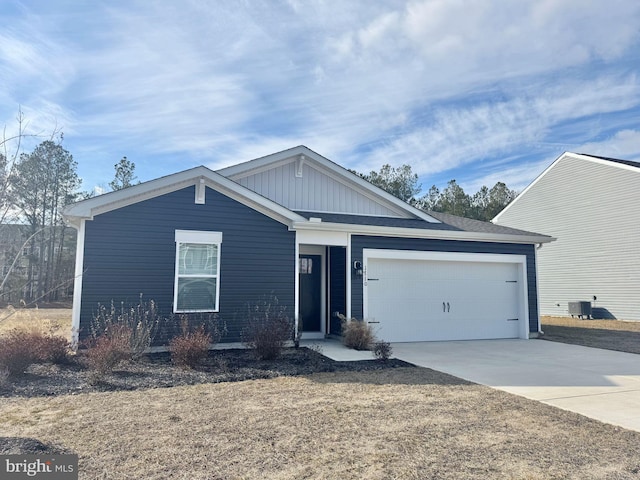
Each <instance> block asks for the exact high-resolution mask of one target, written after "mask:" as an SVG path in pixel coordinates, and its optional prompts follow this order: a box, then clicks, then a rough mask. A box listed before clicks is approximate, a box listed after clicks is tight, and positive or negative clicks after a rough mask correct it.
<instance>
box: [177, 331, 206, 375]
mask: <svg viewBox="0 0 640 480" xmlns="http://www.w3.org/2000/svg"><path fill="white" fill-rule="evenodd" d="M210 344H211V335H210V334H209V333H206V332H205V328H204V325H201V326H200V327H198V328H197V329H196V330H195V331H193V332H190V331H188V330H187V329H185V330H183V332H182V335H179V336H177V337H174V338H172V339H171V341H170V342H169V350H170V352H171V360H172V361H173V363H175V364H176V365H178V366H179V367H183V368H195V367H196V366H197V365H198V364H200V363H201V362H202V360H204V359H205V358H206V357H207V355H208V354H209V345H210Z"/></svg>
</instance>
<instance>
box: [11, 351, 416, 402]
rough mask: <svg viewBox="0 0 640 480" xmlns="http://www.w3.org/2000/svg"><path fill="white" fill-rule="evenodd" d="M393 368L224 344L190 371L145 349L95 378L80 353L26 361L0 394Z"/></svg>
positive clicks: (314, 354) (163, 385)
mask: <svg viewBox="0 0 640 480" xmlns="http://www.w3.org/2000/svg"><path fill="white" fill-rule="evenodd" d="M398 367H413V365H412V364H410V363H407V362H403V361H402V360H397V359H389V360H387V361H384V362H383V361H380V360H361V361H352V362H337V361H334V360H332V359H330V358H327V357H325V356H324V355H322V354H321V353H319V352H316V351H314V350H311V349H308V348H304V347H301V348H298V349H295V348H287V349H285V350H284V351H283V353H282V355H281V356H280V358H278V359H276V360H271V361H260V360H257V359H256V357H255V355H254V354H253V352H252V351H250V350H244V349H229V350H213V351H211V352H210V353H209V356H208V357H207V358H206V360H205V361H204V362H203V363H202V364H201V365H199V366H198V367H197V368H196V369H194V370H189V369H184V368H180V367H177V366H175V365H174V364H172V362H171V357H170V356H169V354H168V353H154V354H149V355H147V356H145V357H142V358H141V359H140V360H138V361H135V362H130V363H125V364H122V365H121V366H119V367H117V368H116V369H115V370H114V371H113V373H111V374H108V375H106V376H105V377H103V378H102V379H100V380H98V381H96V379H95V378H94V375H93V374H92V372H91V371H90V370H88V369H87V368H86V367H85V366H84V365H83V363H82V359H81V358H80V359H73V360H72V361H71V362H70V363H68V364H66V365H52V364H35V365H32V366H31V367H29V368H28V369H27V371H26V372H25V374H24V375H21V376H19V377H11V378H10V379H9V380H8V382H7V384H6V385H4V386H0V397H16V396H20V397H37V396H54V395H75V394H80V393H87V392H104V391H117V390H137V389H144V388H166V387H175V386H182V385H195V384H200V383H220V382H238V381H242V380H252V379H259V378H274V377H281V376H296V375H310V374H313V373H318V372H346V371H368V370H380V369H387V368H398Z"/></svg>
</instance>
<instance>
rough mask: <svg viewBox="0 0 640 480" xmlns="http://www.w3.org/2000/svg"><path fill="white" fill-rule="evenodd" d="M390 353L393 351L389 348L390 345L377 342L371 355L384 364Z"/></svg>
mask: <svg viewBox="0 0 640 480" xmlns="http://www.w3.org/2000/svg"><path fill="white" fill-rule="evenodd" d="M392 353H393V349H392V348H391V344H390V343H389V342H383V341H379V342H376V343H374V344H373V354H374V355H375V357H376V358H377V359H378V360H380V361H382V362H386V361H387V360H389V358H391V354H392Z"/></svg>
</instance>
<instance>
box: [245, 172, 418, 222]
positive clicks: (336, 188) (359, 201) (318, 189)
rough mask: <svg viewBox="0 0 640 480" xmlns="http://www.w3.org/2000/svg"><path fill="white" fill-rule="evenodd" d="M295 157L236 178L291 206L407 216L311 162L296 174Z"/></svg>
mask: <svg viewBox="0 0 640 480" xmlns="http://www.w3.org/2000/svg"><path fill="white" fill-rule="evenodd" d="M296 169H297V165H296V161H292V162H289V163H285V164H284V165H279V166H277V167H274V168H270V169H268V170H265V171H262V172H258V173H254V174H252V175H249V176H246V177H242V178H238V179H236V182H237V183H239V184H240V185H242V186H243V187H246V188H248V189H249V190H253V191H254V192H256V193H259V194H260V195H263V196H265V197H267V198H268V199H270V200H273V201H274V202H276V203H279V204H280V205H283V206H284V207H286V208H288V209H290V210H299V211H305V212H333V213H350V214H354V215H381V216H392V217H406V216H407V214H406V213H401V212H400V211H398V210H393V209H391V208H388V207H387V206H385V205H383V204H381V203H380V202H377V201H375V200H374V199H373V198H370V197H368V196H367V195H364V194H363V193H361V192H359V191H357V190H356V189H354V188H353V187H352V186H349V185H345V184H344V183H342V182H339V181H338V180H336V179H335V178H333V177H331V176H330V175H328V174H326V173H324V172H321V171H319V170H317V169H315V168H313V167H311V166H309V165H308V164H306V163H304V164H303V166H302V176H296V173H297V172H296Z"/></svg>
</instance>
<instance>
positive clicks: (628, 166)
mask: <svg viewBox="0 0 640 480" xmlns="http://www.w3.org/2000/svg"><path fill="white" fill-rule="evenodd" d="M564 160H574V161H575V160H580V161H586V162H591V163H595V164H599V165H603V166H605V167H610V168H615V169H622V170H627V171H629V172H635V173H640V163H639V162H633V161H631V160H619V159H616V158H608V157H599V156H595V155H587V154H582V153H572V152H564V153H563V154H562V155H560V156H559V157H558V158H556V159H555V160H554V161H553V163H552V164H551V165H549V166H548V167H547V168H546V169H545V170H544V171H543V172H542V173H541V174H540V175H538V176H537V177H536V179H535V180H534V181H533V182H531V183H530V184H529V185H528V186H527V187H526V188H525V189H524V190H523V191H522V192H520V194H519V195H518V196H517V197H516V198H515V199H514V200H513V201H512V202H511V203H510V204H509V205H507V206H506V207H505V208H504V209H503V210H502V211H501V212H500V213H498V215H496V216H495V217H494V218H493V219H492V220H491V221H492V222H494V223H495V222H499V220H500V218H501V217H502V216H503V214H504V213H505V212H507V211H509V210H510V209H511V208H512V207H513V206H514V205H516V204H518V203H519V202H520V201H521V199H522V198H523V197H524V196H525V195H526V194H527V193H528V192H529V190H531V189H532V188H534V187H535V186H536V185H537V184H538V183H539V182H540V181H541V180H542V179H543V178H545V177H546V176H547V175H549V173H550V172H553V171H554V170H555V168H556V166H557V165H558V164H559V163H560V162H563V161H564ZM578 173H579V172H576V174H578Z"/></svg>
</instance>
